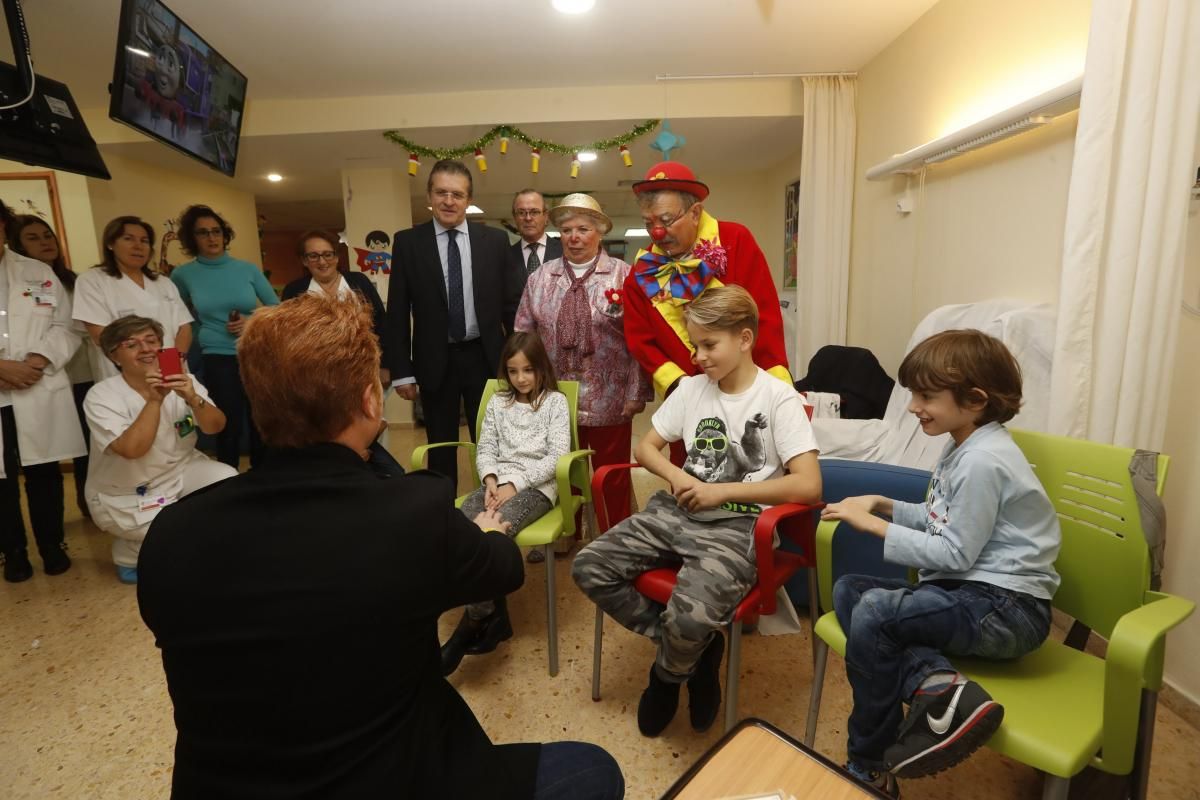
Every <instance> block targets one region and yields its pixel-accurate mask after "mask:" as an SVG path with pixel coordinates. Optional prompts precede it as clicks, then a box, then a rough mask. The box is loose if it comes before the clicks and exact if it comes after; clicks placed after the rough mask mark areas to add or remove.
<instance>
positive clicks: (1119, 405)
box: [1050, 0, 1200, 450]
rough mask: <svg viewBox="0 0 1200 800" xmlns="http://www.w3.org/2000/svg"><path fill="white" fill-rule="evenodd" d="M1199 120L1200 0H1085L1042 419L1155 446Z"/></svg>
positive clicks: (1073, 431) (1170, 356)
mask: <svg viewBox="0 0 1200 800" xmlns="http://www.w3.org/2000/svg"><path fill="white" fill-rule="evenodd" d="M1198 118H1200V3H1197V2H1196V0H1094V3H1093V6H1092V21H1091V31H1090V34H1089V37H1088V52H1087V66H1086V69H1085V72H1084V81H1083V94H1082V97H1081V101H1080V107H1079V127H1078V132H1077V134H1076V137H1075V157H1074V163H1073V165H1072V168H1071V184H1070V192H1069V195H1068V199H1067V220H1066V230H1065V235H1064V241H1063V266H1062V282H1061V286H1060V289H1059V315H1058V330H1057V336H1056V340H1055V346H1054V368H1053V373H1052V377H1051V385H1050V386H1051V388H1050V392H1051V395H1050V402H1051V406H1050V409H1051V410H1050V430H1051V431H1053V432H1055V433H1061V434H1064V435H1068V436H1075V437H1080V438H1085V439H1091V440H1093V441H1098V442H1104V443H1110V444H1118V445H1122V446H1125V447H1141V448H1145V449H1150V450H1159V449H1161V448H1162V444H1163V435H1164V432H1165V429H1166V418H1167V400H1168V396H1169V391H1170V384H1171V370H1172V368H1173V365H1174V363H1175V340H1176V334H1177V331H1178V327H1179V311H1180V297H1181V287H1182V278H1183V247H1184V235H1185V228H1186V224H1187V205H1188V196H1189V195H1188V191H1189V189H1188V187H1189V186H1190V185H1191V183H1192V180H1193V176H1194V175H1195V170H1194V165H1193V164H1192V163H1191V161H1192V154H1193V150H1194V147H1195V142H1196V131H1197V120H1198Z"/></svg>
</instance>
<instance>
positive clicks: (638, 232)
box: [625, 228, 650, 239]
mask: <svg viewBox="0 0 1200 800" xmlns="http://www.w3.org/2000/svg"><path fill="white" fill-rule="evenodd" d="M639 236H644V237H646V238H650V232H649V231H648V230H646V229H645V228H626V229H625V238H627V239H633V238H637V237H639Z"/></svg>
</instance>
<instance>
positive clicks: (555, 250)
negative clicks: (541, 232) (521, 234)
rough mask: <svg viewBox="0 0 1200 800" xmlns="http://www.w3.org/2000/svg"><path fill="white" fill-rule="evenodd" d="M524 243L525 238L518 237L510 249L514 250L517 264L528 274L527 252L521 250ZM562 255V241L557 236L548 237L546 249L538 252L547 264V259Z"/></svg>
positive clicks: (551, 259)
mask: <svg viewBox="0 0 1200 800" xmlns="http://www.w3.org/2000/svg"><path fill="white" fill-rule="evenodd" d="M524 244H525V240H524V239H518V240H517V241H516V243H515V244H513V245H512V246H511V247H509V249H510V250H511V251H512V254H513V258H515V259H516V261H517V266H518V267H520V268H521V272H523V273H525V274H526V275H528V274H529V273H528V270H526V268H525V253H524V252H523V251H522V250H521V248H522V247H523V246H524ZM562 255H563V249H562V241H561V240H560V239H559V238H558V237H557V236H548V237H546V250H545V251H544V252H541V253H538V256H539V257H540V258H541V259H542V263H543V264H545V263H546V262H547V261H553V260H554V259H556V258H562Z"/></svg>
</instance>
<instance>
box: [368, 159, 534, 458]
mask: <svg viewBox="0 0 1200 800" xmlns="http://www.w3.org/2000/svg"><path fill="white" fill-rule="evenodd" d="M472 188H473V186H472V180H471V172H470V170H468V169H467V168H466V167H464V166H463V165H462V164H460V163H459V162H457V161H439V162H437V163H436V164H434V165H433V171H432V172H431V173H430V174H429V183H428V184H427V186H426V190H427V193H428V197H429V205H430V206H431V207H432V209H433V219H432V220H430V221H429V222H426V223H423V224H421V225H416V226H414V227H412V228H409V229H407V230H403V231H398V232H397V233H396V235H395V237H394V238H393V240H392V241H393V249H392V275H391V278H390V279H389V283H388V329H389V333H390V335H391V337H392V344H393V346H392V347H391V348H390V350H391V352H392V362H393V366H392V385H393V386H394V387H396V392H397V393H398V394H399V395H400V396H401V397H403V398H404V399H405V400H415V399H416V398H417V392H418V388H419V391H420V393H421V399H422V407H423V409H424V411H425V430H426V435H427V437H428V440H429V442H430V443H434V442H454V441H458V420H459V413H458V409H459V403H460V401H461V403H462V405H463V406H464V407H465V408H466V413H467V423H468V425H467V427H468V428H469V429H470V435H471V440H472V441H474V439H475V419H476V416H477V412H478V410H479V401H480V398H481V397H482V396H483V386H484V384H485V383H486V382H487V380H488V379H489V378H494V377H495V376H496V373H497V370H498V368H499V362H500V349H501V348H502V347H503V346H504V339H505V337H506V336H507V335H508V334H509V333H510V332H511V331H512V327H513V317H515V316H516V313H517V306H518V305H519V304H520V302H521V290H522V289H523V288H524V286H525V274H524V272H522V271H521V270H520V269H518V268H517V266H516V265H515V264H514V262H513V260H512V257H511V255H510V254H509V249H508V237H507V236H506V235H505V234H504V232H503V231H501V230H498V229H496V228H489V227H487V226H486V225H482V224H478V223H468V222H467V221H466V219H467V206H469V205H470V204H471V196H472ZM410 315H411V317H412V322H411V333H410V323H409V317H410ZM457 463H458V460H457V454H456V452H455V450H454V449H453V448H441V449H437V450H434V451H432V452H431V453H430V454H429V468H430V469H432V470H435V471H437V472H440V473H442V474H443V475H448V476H449V477H450V479H451V480H455V481H457V476H458V469H457Z"/></svg>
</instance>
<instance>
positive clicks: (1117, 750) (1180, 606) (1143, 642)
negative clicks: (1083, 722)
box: [1094, 592, 1196, 775]
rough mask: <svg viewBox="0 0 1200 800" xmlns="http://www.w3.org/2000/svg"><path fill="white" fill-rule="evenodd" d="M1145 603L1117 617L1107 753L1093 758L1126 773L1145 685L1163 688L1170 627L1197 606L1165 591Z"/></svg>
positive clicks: (1107, 700)
mask: <svg viewBox="0 0 1200 800" xmlns="http://www.w3.org/2000/svg"><path fill="white" fill-rule="evenodd" d="M1145 599H1146V604H1145V605H1144V606H1142V607H1141V608H1137V609H1134V610H1133V611H1130V612H1129V613H1128V614H1125V615H1124V616H1123V617H1121V618H1120V619H1119V620H1117V624H1116V626H1114V627H1113V632H1112V637H1111V638H1110V639H1109V640H1108V653H1107V655H1106V656H1105V659H1104V738H1103V740H1102V745H1101V752H1102V753H1103V756H1100V757H1097V758H1096V759H1094V763H1097V764H1099V763H1103V764H1104V766H1103V767H1102V769H1103V770H1104V771H1105V772H1110V773H1113V774H1117V775H1124V774H1126V773H1128V772H1129V771H1130V770H1131V769H1132V768H1133V755H1134V745H1135V742H1136V740H1137V733H1138V713H1139V710H1140V708H1141V696H1142V690H1143V689H1146V690H1148V691H1151V692H1157V691H1158V690H1159V689H1161V688H1162V670H1163V655H1164V650H1165V639H1166V635H1167V632H1168V631H1170V630H1171V629H1172V628H1174V627H1175V626H1176V625H1178V624H1179V623H1181V622H1183V621H1184V620H1185V619H1187V618H1188V617H1189V616H1191V614H1192V612H1193V611H1195V610H1196V604H1195V603H1193V602H1192V601H1190V600H1185V599H1184V598H1182V597H1176V596H1174V595H1170V594H1164V593H1162V592H1146V595H1145Z"/></svg>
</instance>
